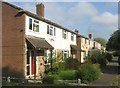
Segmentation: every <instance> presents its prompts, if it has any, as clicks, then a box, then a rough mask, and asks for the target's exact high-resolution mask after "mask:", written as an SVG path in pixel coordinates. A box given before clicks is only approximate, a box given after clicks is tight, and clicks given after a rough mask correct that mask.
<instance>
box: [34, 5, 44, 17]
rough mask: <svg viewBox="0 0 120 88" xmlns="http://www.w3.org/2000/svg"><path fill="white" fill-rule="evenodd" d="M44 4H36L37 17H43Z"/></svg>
mask: <svg viewBox="0 0 120 88" xmlns="http://www.w3.org/2000/svg"><path fill="white" fill-rule="evenodd" d="M44 8H45V7H44V4H42V3H40V4H37V5H36V14H37V16H39V17H44Z"/></svg>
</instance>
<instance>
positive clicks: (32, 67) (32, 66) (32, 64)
mask: <svg viewBox="0 0 120 88" xmlns="http://www.w3.org/2000/svg"><path fill="white" fill-rule="evenodd" d="M31 74H32V75H33V74H34V58H33V57H32V58H31Z"/></svg>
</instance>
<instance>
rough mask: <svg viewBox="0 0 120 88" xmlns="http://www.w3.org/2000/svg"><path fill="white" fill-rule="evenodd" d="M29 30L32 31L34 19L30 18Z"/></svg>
mask: <svg viewBox="0 0 120 88" xmlns="http://www.w3.org/2000/svg"><path fill="white" fill-rule="evenodd" d="M29 29H30V30H32V19H31V18H29Z"/></svg>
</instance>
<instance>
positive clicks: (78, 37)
mask: <svg viewBox="0 0 120 88" xmlns="http://www.w3.org/2000/svg"><path fill="white" fill-rule="evenodd" d="M76 41H77V47H78V48H79V49H81V37H80V36H77V38H76ZM76 58H77V59H78V61H79V62H80V63H81V50H77V54H76Z"/></svg>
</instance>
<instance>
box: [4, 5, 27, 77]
mask: <svg viewBox="0 0 120 88" xmlns="http://www.w3.org/2000/svg"><path fill="white" fill-rule="evenodd" d="M17 13H18V10H17V9H15V8H13V7H11V6H10V5H8V4H5V3H2V76H3V77H7V76H10V77H19V78H21V77H22V78H23V77H24V66H25V64H24V57H25V56H24V54H25V52H24V49H25V38H24V34H25V32H24V29H25V15H22V16H18V15H17Z"/></svg>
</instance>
